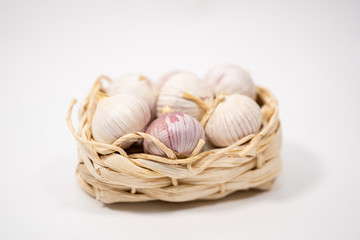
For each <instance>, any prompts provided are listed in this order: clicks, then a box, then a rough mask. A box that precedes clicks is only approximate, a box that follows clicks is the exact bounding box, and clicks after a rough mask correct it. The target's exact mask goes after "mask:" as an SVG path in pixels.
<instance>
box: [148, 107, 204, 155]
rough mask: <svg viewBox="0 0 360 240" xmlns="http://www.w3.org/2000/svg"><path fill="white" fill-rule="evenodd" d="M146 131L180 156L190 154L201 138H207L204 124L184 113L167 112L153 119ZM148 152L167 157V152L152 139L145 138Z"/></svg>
mask: <svg viewBox="0 0 360 240" xmlns="http://www.w3.org/2000/svg"><path fill="white" fill-rule="evenodd" d="M146 133H148V134H150V135H152V136H153V137H155V138H157V139H158V140H160V142H162V143H163V144H164V145H165V146H167V147H168V148H170V149H172V150H173V151H175V152H176V153H178V154H179V155H180V156H183V157H186V156H189V155H190V154H191V153H192V152H193V150H194V149H195V148H196V146H197V144H198V142H199V140H200V139H204V138H205V132H204V129H203V127H202V125H201V124H200V123H199V122H198V121H197V120H196V119H194V118H193V117H191V116H189V115H187V114H183V113H165V114H164V115H162V116H161V117H160V118H158V119H156V120H155V121H153V122H152V123H151V124H150V126H149V127H148V128H147V130H146ZM144 150H145V152H146V153H150V154H154V155H157V156H163V157H166V154H165V153H164V151H163V150H161V149H160V148H159V147H158V146H157V145H155V144H154V143H153V142H152V141H151V140H148V139H145V140H144Z"/></svg>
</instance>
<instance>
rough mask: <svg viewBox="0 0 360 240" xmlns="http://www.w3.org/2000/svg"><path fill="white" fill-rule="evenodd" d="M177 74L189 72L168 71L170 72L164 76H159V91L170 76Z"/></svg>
mask: <svg viewBox="0 0 360 240" xmlns="http://www.w3.org/2000/svg"><path fill="white" fill-rule="evenodd" d="M178 73H189V72H186V71H182V70H172V71H170V72H167V73H165V74H164V75H162V76H161V78H159V81H158V86H159V89H161V88H162V87H163V86H164V84H165V83H166V82H167V81H168V80H169V79H170V78H171V77H172V76H174V75H175V74H178Z"/></svg>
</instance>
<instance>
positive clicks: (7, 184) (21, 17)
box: [0, 0, 360, 239]
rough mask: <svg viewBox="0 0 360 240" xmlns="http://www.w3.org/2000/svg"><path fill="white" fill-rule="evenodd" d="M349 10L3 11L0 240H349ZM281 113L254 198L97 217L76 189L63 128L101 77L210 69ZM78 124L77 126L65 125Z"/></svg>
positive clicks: (171, 6)
mask: <svg viewBox="0 0 360 240" xmlns="http://www.w3.org/2000/svg"><path fill="white" fill-rule="evenodd" d="M359 12H360V3H359V1H340V0H339V1H331V0H330V1H256V0H255V1H248V2H245V1H204V0H202V1H193V0H185V1H160V0H156V1H99V2H94V1H42V2H41V1H1V2H0V81H1V87H0V89H1V90H0V91H1V94H0V110H1V118H0V149H1V152H0V239H20V238H21V239H33V238H36V239H65V238H66V239H105V238H109V239H110V238H111V239H129V238H130V237H132V238H135V237H137V238H139V239H185V238H186V239H187V238H190V237H191V238H197V239H205V238H206V239H219V238H220V239H360V229H359V222H360V206H359V203H360V192H359V190H360V186H359V184H360V181H359V172H360V157H359V155H360V154H359V149H360V127H359V124H360V114H359V113H360V111H359V107H360V106H359V105H360V101H359V91H360V83H359V82H360V44H359V43H360V27H359V26H360V25H359V24H360V14H359ZM223 62H229V63H235V64H238V65H241V66H243V67H245V68H247V69H249V70H250V71H251V73H252V76H253V78H254V80H255V81H256V83H257V84H258V85H262V86H266V87H268V88H270V89H271V90H272V91H273V93H274V94H275V95H276V96H277V98H278V100H279V102H280V111H281V113H280V116H281V120H282V124H283V125H282V126H283V133H284V144H283V151H282V156H283V165H284V167H283V171H282V173H281V175H280V176H279V178H278V179H277V182H276V184H275V186H274V188H273V190H271V191H269V192H263V193H254V192H246V193H236V194H233V195H231V196H229V197H227V198H225V199H223V200H219V201H209V202H192V203H177V204H174V203H164V202H150V203H135V204H133V203H131V204H130V203H123V204H115V205H111V206H105V205H103V204H101V203H100V202H97V201H95V200H94V199H92V198H91V197H89V196H88V195H86V194H85V193H84V192H83V191H82V190H81V189H80V187H79V186H78V185H77V183H76V181H75V166H76V161H77V155H76V145H75V141H74V139H73V138H72V136H71V134H70V132H69V131H68V129H67V125H66V123H65V114H66V110H67V107H68V105H69V103H70V100H71V99H72V98H73V97H77V98H78V99H81V98H83V97H84V96H85V95H86V94H87V91H88V90H89V88H90V86H91V85H92V83H93V81H94V80H95V78H96V77H97V76H98V75H100V74H107V75H109V76H110V77H116V76H118V75H120V74H122V73H126V72H133V71H137V72H142V73H143V74H145V75H148V76H150V77H151V78H153V79H154V80H156V79H157V78H158V77H159V76H161V74H162V73H164V72H166V71H168V70H172V69H174V68H180V69H185V70H189V71H192V72H194V73H196V74H198V75H199V76H201V77H202V76H203V75H204V74H205V73H206V71H207V70H208V69H209V68H210V67H211V66H213V65H215V64H217V63H223ZM75 122H76V121H75Z"/></svg>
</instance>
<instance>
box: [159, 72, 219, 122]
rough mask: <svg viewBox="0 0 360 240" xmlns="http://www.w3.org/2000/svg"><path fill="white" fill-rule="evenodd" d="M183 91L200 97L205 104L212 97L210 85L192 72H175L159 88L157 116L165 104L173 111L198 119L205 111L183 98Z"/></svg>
mask: <svg viewBox="0 0 360 240" xmlns="http://www.w3.org/2000/svg"><path fill="white" fill-rule="evenodd" d="M184 92H187V93H190V94H192V95H194V96H196V97H198V98H201V99H202V100H203V101H204V103H206V104H210V103H211V102H212V101H213V98H214V96H213V93H212V91H211V89H210V87H209V86H207V85H206V83H204V82H203V81H201V80H200V79H199V78H197V77H196V76H195V75H194V74H191V73H185V72H182V73H177V74H174V75H173V76H171V77H170V79H168V80H167V81H166V83H165V84H164V86H163V87H162V88H161V90H160V93H159V97H158V101H157V106H156V110H157V112H156V114H157V117H160V116H161V115H162V111H163V108H164V107H165V106H167V107H169V108H170V109H172V111H173V112H182V113H185V114H188V115H190V116H192V117H194V118H195V119H196V120H198V121H200V120H201V118H202V116H203V115H204V114H205V112H206V111H205V110H204V109H203V108H201V107H200V106H199V105H198V104H197V103H195V102H194V101H191V100H188V99H185V98H183V94H184Z"/></svg>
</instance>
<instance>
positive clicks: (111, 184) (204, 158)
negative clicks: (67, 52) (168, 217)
mask: <svg viewBox="0 0 360 240" xmlns="http://www.w3.org/2000/svg"><path fill="white" fill-rule="evenodd" d="M102 79H106V80H108V81H111V80H110V79H109V78H108V77H105V76H100V77H99V78H98V79H97V80H96V82H95V84H94V85H93V87H92V89H91V91H90V93H89V95H88V96H87V97H86V99H85V100H84V102H83V104H82V106H81V107H80V111H79V129H78V131H76V130H75V129H74V127H73V125H72V122H71V113H72V109H73V106H74V104H75V103H76V100H75V99H74V100H73V101H72V103H71V105H70V108H69V110H68V114H67V122H68V125H69V128H70V130H71V132H72V134H73V136H74V137H75V139H76V140H77V142H78V158H79V159H78V160H79V162H78V165H77V170H76V176H77V180H78V182H79V184H80V185H81V187H82V188H83V189H84V190H85V191H86V192H87V193H88V194H90V195H92V196H94V197H96V199H97V200H99V201H101V202H103V203H115V202H142V201H151V200H162V201H169V202H185V201H192V200H197V199H218V198H222V197H225V196H226V195H228V194H230V193H233V192H235V191H238V190H247V189H251V188H252V189H260V190H267V189H270V188H271V187H272V184H273V182H274V180H275V178H276V177H277V175H278V174H279V172H280V170H281V160H280V148H281V128H280V121H279V118H278V104H277V101H276V100H275V98H274V97H273V95H272V94H271V93H270V92H269V91H268V90H267V89H265V88H261V87H257V102H258V104H259V105H260V106H261V111H262V114H263V123H262V128H261V130H260V132H259V133H258V134H255V135H254V134H253V135H249V136H247V137H245V138H243V139H241V140H240V141H238V142H237V143H235V144H233V145H231V146H229V147H226V148H216V149H210V150H208V151H203V152H200V150H201V148H202V146H203V142H202V143H200V142H199V147H198V148H197V149H195V150H194V152H193V154H192V155H191V156H190V157H188V158H185V159H177V158H176V156H175V154H174V153H173V152H172V151H171V150H170V149H168V148H166V147H165V145H163V144H161V143H160V142H158V141H157V142H156V139H154V138H153V137H151V136H149V135H147V134H145V133H142V132H137V133H133V134H128V135H126V136H124V137H121V138H120V139H119V140H117V141H116V142H115V143H114V144H112V145H109V144H105V143H99V142H96V141H94V139H93V138H92V136H91V121H92V117H93V114H94V112H95V109H96V101H95V99H96V94H97V93H98V92H99V91H103V90H104V89H103V86H102ZM215 107H216V106H215ZM209 112H210V113H211V110H210V111H209ZM142 138H148V139H151V140H152V141H154V142H155V143H156V144H158V146H160V147H161V148H162V149H163V150H164V151H165V152H166V153H167V155H168V158H164V157H158V156H154V155H150V154H145V153H133V154H130V153H127V152H126V151H124V150H123V149H122V148H120V147H118V146H119V143H121V142H123V141H126V140H129V139H142Z"/></svg>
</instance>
